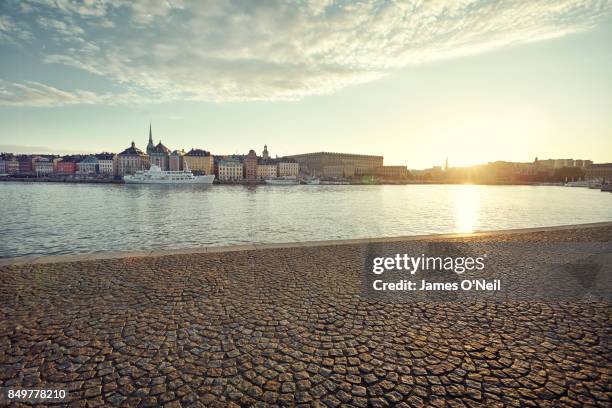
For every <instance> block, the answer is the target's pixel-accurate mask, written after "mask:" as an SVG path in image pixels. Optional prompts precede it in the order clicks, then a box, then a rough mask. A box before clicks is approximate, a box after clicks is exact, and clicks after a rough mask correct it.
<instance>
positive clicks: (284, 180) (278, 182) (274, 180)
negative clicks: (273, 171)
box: [264, 176, 300, 186]
mask: <svg viewBox="0 0 612 408" xmlns="http://www.w3.org/2000/svg"><path fill="white" fill-rule="evenodd" d="M264 181H265V182H266V184H270V185H275V186H293V185H296V184H300V180H298V178H297V177H292V176H283V177H270V178H267V179H265V180H264Z"/></svg>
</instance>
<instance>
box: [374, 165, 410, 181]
mask: <svg viewBox="0 0 612 408" xmlns="http://www.w3.org/2000/svg"><path fill="white" fill-rule="evenodd" d="M374 174H375V175H377V176H378V177H382V178H385V179H405V178H408V168H407V167H406V166H380V167H376V168H375V169H374Z"/></svg>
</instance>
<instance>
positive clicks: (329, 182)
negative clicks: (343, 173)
mask: <svg viewBox="0 0 612 408" xmlns="http://www.w3.org/2000/svg"><path fill="white" fill-rule="evenodd" d="M321 184H327V185H334V186H344V185H349V184H351V182H350V181H348V180H322V181H321Z"/></svg>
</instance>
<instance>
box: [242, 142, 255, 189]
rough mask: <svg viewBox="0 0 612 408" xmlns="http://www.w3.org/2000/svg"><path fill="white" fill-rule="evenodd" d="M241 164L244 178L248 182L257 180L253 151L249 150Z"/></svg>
mask: <svg viewBox="0 0 612 408" xmlns="http://www.w3.org/2000/svg"><path fill="white" fill-rule="evenodd" d="M242 163H243V164H244V178H245V179H247V180H249V181H254V180H257V153H255V150H253V149H251V150H249V154H247V155H246V157H245V158H244V160H243V162H242Z"/></svg>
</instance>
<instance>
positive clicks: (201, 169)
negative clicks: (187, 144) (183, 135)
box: [183, 149, 215, 174]
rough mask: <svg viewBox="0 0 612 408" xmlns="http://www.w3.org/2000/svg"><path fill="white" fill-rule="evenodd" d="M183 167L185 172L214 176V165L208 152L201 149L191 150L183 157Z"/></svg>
mask: <svg viewBox="0 0 612 408" xmlns="http://www.w3.org/2000/svg"><path fill="white" fill-rule="evenodd" d="M183 166H184V168H185V169H186V170H189V171H192V172H194V173H198V174H214V172H215V163H214V158H213V156H212V154H210V152H207V151H206V150H202V149H191V150H190V151H188V152H187V154H185V155H184V156H183Z"/></svg>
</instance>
